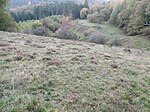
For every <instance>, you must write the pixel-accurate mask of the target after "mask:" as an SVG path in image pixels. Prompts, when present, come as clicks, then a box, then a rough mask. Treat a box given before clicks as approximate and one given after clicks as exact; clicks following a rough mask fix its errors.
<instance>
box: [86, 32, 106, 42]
mask: <svg viewBox="0 0 150 112" xmlns="http://www.w3.org/2000/svg"><path fill="white" fill-rule="evenodd" d="M88 41H89V42H92V43H96V44H103V45H105V44H106V43H107V38H106V36H104V35H102V34H101V33H99V32H96V33H93V34H92V35H91V36H89V39H88Z"/></svg>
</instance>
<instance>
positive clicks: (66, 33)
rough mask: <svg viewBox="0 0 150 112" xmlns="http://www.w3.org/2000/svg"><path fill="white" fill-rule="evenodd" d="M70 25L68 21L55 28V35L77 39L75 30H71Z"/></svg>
mask: <svg viewBox="0 0 150 112" xmlns="http://www.w3.org/2000/svg"><path fill="white" fill-rule="evenodd" d="M71 28H72V27H71V26H70V25H69V24H68V23H64V24H62V25H61V26H60V28H59V29H58V30H57V36H58V37H59V38H63V39H77V35H76V33H75V32H73V31H72V30H71Z"/></svg>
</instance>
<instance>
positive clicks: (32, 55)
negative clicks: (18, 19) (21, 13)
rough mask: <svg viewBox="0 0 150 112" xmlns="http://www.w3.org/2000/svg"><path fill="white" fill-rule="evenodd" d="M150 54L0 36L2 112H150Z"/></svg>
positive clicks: (10, 35) (68, 42) (11, 35)
mask: <svg viewBox="0 0 150 112" xmlns="http://www.w3.org/2000/svg"><path fill="white" fill-rule="evenodd" d="M149 105H150V51H144V50H138V49H125V48H118V47H109V46H104V45H97V44H93V43H86V42H78V41H73V40H61V39H56V38H52V37H40V36H39V37H38V36H33V35H25V34H17V33H7V32H0V111H1V112H125V111H128V112H129V111H130V112H148V111H150V107H149Z"/></svg>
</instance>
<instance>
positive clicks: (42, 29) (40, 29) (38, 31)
mask: <svg viewBox="0 0 150 112" xmlns="http://www.w3.org/2000/svg"><path fill="white" fill-rule="evenodd" d="M48 32H49V31H48V29H47V28H45V27H37V28H35V29H32V33H33V34H34V35H38V36H48Z"/></svg>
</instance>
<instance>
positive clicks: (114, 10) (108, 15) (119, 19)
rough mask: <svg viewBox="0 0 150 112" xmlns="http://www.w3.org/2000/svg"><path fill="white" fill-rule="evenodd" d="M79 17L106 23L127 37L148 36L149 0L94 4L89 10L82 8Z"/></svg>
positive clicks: (149, 29) (126, 0)
mask: <svg viewBox="0 0 150 112" xmlns="http://www.w3.org/2000/svg"><path fill="white" fill-rule="evenodd" d="M80 16H81V18H82V19H86V18H87V19H88V20H89V21H90V22H96V23H101V22H102V21H108V22H109V23H110V24H112V25H115V26H117V27H119V28H121V29H122V30H123V31H124V32H125V33H126V34H128V35H139V34H142V35H144V36H148V37H149V36H150V1H149V0H123V1H122V2H108V3H104V4H94V5H92V6H91V7H90V8H83V9H82V10H81V11H80Z"/></svg>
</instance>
